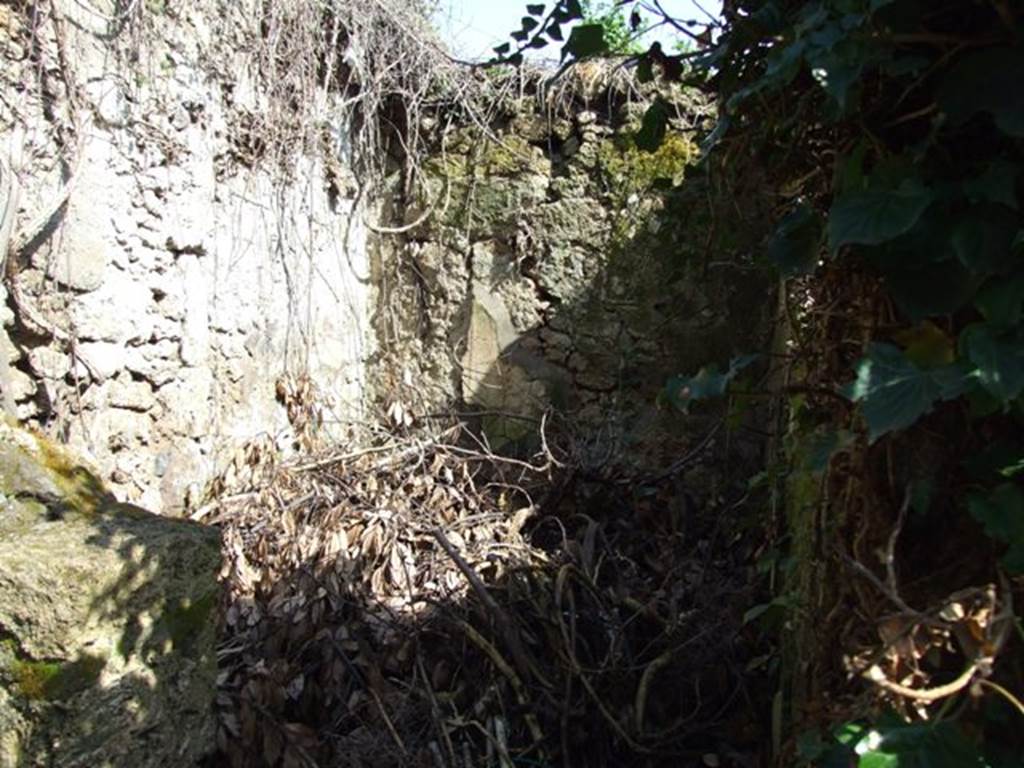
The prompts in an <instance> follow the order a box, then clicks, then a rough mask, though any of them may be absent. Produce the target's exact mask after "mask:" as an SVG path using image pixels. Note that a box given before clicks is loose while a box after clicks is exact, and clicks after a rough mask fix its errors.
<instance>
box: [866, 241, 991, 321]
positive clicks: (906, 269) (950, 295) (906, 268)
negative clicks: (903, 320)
mask: <svg viewBox="0 0 1024 768" xmlns="http://www.w3.org/2000/svg"><path fill="white" fill-rule="evenodd" d="M904 255H905V254H904ZM883 274H884V276H885V284H886V287H887V288H888V289H889V293H890V294H891V295H892V297H893V299H894V300H895V301H896V303H897V304H898V305H899V307H900V309H902V310H903V311H904V312H906V313H907V315H908V316H909V317H910V318H911V319H912V320H923V319H924V318H926V317H934V316H936V315H947V314H951V313H953V312H956V311H957V310H958V309H960V308H961V307H963V306H964V305H966V304H967V303H968V302H969V301H970V300H971V298H972V297H973V296H974V293H975V291H976V290H977V289H978V286H979V284H980V282H981V278H980V277H976V276H973V275H971V273H970V272H968V271H967V268H966V267H964V266H963V265H962V264H961V263H960V262H959V261H957V260H955V259H950V260H948V261H942V262H939V263H938V264H928V265H927V266H926V267H919V268H917V269H915V268H913V267H912V266H910V265H907V264H902V263H900V262H898V261H894V262H893V263H892V264H891V265H885V268H883Z"/></svg>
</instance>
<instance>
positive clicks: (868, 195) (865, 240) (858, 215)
mask: <svg viewBox="0 0 1024 768" xmlns="http://www.w3.org/2000/svg"><path fill="white" fill-rule="evenodd" d="M933 198H934V194H933V193H932V191H931V190H929V189H928V188H927V187H924V186H922V185H921V184H920V183H917V182H914V181H906V182H904V183H903V184H902V185H901V186H900V187H899V188H897V189H875V190H864V191H851V192H847V193H846V194H844V195H842V196H840V197H839V198H837V199H836V200H835V201H834V202H833V203H832V210H831V211H830V213H829V222H828V239H829V245H830V247H831V249H832V251H833V252H835V251H837V250H839V248H840V247H842V246H844V245H847V244H861V245H878V244H879V243H884V242H886V241H887V240H892V239H893V238H895V237H898V236H899V235H902V234H903V233H904V232H907V231H908V230H909V229H910V228H911V227H913V226H914V224H916V223H917V220H918V219H919V218H920V217H921V214H922V213H924V211H925V209H926V208H927V207H928V206H929V205H930V204H931V202H932V200H933Z"/></svg>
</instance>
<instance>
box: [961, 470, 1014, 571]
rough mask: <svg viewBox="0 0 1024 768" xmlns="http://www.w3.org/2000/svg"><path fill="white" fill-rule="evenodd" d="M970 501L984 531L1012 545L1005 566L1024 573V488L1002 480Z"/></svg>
mask: <svg viewBox="0 0 1024 768" xmlns="http://www.w3.org/2000/svg"><path fill="white" fill-rule="evenodd" d="M1018 466H1019V465H1018ZM967 504H968V509H970V511H971V515H972V516H973V517H974V519H975V520H977V521H978V522H979V523H981V524H982V525H983V526H985V533H987V534H988V535H989V536H991V537H992V538H993V539H996V540H997V541H1000V542H1003V543H1005V544H1007V545H1009V548H1008V550H1007V552H1006V554H1005V555H1004V556H1003V559H1002V563H1003V567H1005V568H1006V570H1008V571H1010V572H1011V573H1024V492H1022V491H1021V489H1020V488H1018V487H1017V486H1016V485H1014V484H1013V483H1003V484H1001V485H999V486H997V487H996V488H994V489H993V490H992V491H990V492H989V493H985V494H983V493H976V494H973V495H972V496H971V497H970V499H969V500H968V502H967Z"/></svg>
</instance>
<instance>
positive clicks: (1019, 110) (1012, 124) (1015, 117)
mask: <svg viewBox="0 0 1024 768" xmlns="http://www.w3.org/2000/svg"><path fill="white" fill-rule="evenodd" d="M1022 82H1024V51H1021V50H1020V49H1015V48H985V49H983V50H980V51H976V52H974V53H970V54H967V55H966V56H964V57H963V58H962V59H961V60H960V61H959V62H958V63H957V64H955V65H954V66H953V67H952V68H951V69H950V70H949V72H948V73H947V74H946V77H945V78H944V79H943V81H942V83H941V84H940V85H939V87H938V91H937V93H936V96H937V98H938V102H939V106H940V108H941V109H942V111H943V112H945V113H946V115H947V116H948V117H949V121H950V123H952V125H954V126H959V125H962V124H963V123H965V122H967V121H968V120H969V119H970V118H972V117H973V116H974V115H976V114H978V113H979V112H987V113H988V114H990V115H992V118H993V120H994V121H995V123H996V126H998V127H999V129H1000V130H1002V131H1003V132H1004V133H1006V134H1007V135H1009V136H1015V137H1018V138H1020V137H1024V99H1021V98H1019V96H1018V97H1013V96H1008V94H1014V93H1017V94H1019V92H1020V84H1021V83H1022Z"/></svg>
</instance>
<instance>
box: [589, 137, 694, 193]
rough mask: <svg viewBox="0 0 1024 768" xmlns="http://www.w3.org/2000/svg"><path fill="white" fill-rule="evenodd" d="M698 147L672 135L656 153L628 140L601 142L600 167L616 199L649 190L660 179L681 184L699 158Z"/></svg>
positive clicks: (619, 138) (684, 138)
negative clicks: (685, 174) (687, 170)
mask: <svg viewBox="0 0 1024 768" xmlns="http://www.w3.org/2000/svg"><path fill="white" fill-rule="evenodd" d="M697 152H698V150H697V145H696V144H694V143H693V142H692V141H691V140H690V139H688V138H686V137H685V136H680V135H678V134H672V135H669V136H667V137H666V138H665V140H664V141H663V142H662V144H661V146H660V147H658V150H657V151H656V152H646V151H644V150H641V149H639V148H637V146H636V145H635V144H634V143H633V142H632V140H631V139H630V138H628V137H618V138H616V139H615V140H612V141H603V142H601V145H600V148H599V149H598V152H597V157H598V162H599V167H600V170H601V172H602V174H603V175H604V176H605V177H606V181H607V183H608V187H609V189H611V190H613V191H614V193H615V195H616V197H619V198H622V199H625V198H627V197H628V196H629V195H631V194H639V193H643V192H646V191H648V190H649V189H650V188H651V187H652V185H653V184H654V183H655V182H656V181H658V180H659V179H666V180H668V181H671V182H673V183H675V184H678V183H679V182H680V181H682V179H683V175H684V173H685V172H686V169H687V168H688V167H689V166H690V165H692V164H693V163H694V161H695V160H696V158H697Z"/></svg>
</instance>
